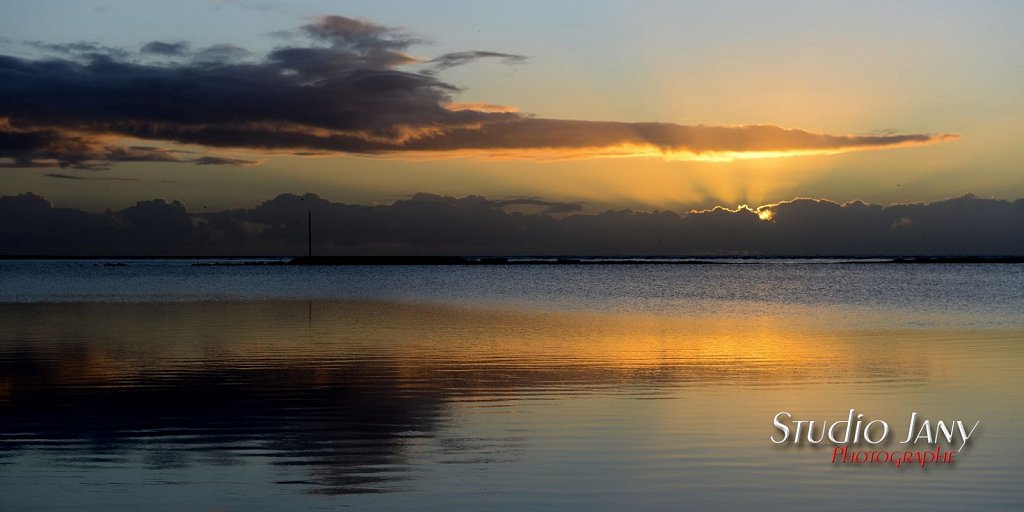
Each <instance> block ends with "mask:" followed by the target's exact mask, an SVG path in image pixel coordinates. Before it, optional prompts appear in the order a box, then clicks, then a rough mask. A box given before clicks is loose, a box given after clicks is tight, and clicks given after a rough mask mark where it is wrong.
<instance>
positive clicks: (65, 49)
mask: <svg viewBox="0 0 1024 512" xmlns="http://www.w3.org/2000/svg"><path fill="white" fill-rule="evenodd" d="M25 44H26V45H28V46H31V47H33V48H37V49H40V50H44V51H46V52H50V53H58V54H63V55H70V56H75V57H108V58H117V59H124V58H126V57H128V56H129V55H130V52H128V51H127V50H125V49H123V48H116V47H113V46H106V45H102V44H100V43H97V42H95V41H76V42H73V43H46V42H43V41H25Z"/></svg>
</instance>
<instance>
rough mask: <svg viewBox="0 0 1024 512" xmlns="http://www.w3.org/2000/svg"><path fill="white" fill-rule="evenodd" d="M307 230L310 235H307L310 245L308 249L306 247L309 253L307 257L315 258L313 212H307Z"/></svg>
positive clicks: (307, 241)
mask: <svg viewBox="0 0 1024 512" xmlns="http://www.w3.org/2000/svg"><path fill="white" fill-rule="evenodd" d="M306 228H307V229H308V231H309V233H308V234H307V235H308V236H307V238H306V243H307V245H308V247H306V253H307V254H306V255H307V256H309V257H311V258H312V257H313V212H312V210H306Z"/></svg>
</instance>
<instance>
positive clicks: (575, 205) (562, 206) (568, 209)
mask: <svg viewBox="0 0 1024 512" xmlns="http://www.w3.org/2000/svg"><path fill="white" fill-rule="evenodd" d="M496 203H497V204H498V205H500V206H502V207H506V206H538V207H541V208H542V209H541V213H548V214H554V213H575V212H581V211H583V206H584V204H585V203H582V202H560V201H545V200H543V199H540V198H537V197H517V198H514V199H503V200H500V201H496Z"/></svg>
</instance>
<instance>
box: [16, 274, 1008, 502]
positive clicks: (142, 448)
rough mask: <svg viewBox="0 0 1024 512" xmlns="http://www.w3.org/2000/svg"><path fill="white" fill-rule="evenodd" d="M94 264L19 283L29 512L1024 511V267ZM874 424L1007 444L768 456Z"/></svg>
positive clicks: (22, 481)
mask: <svg viewBox="0 0 1024 512" xmlns="http://www.w3.org/2000/svg"><path fill="white" fill-rule="evenodd" d="M96 263H97V262H95V261H50V262H17V261H6V262H0V281H2V282H3V285H4V286H3V287H2V289H0V418H2V419H3V421H2V422H0V489H2V490H3V492H2V494H0V508H3V509H4V510H137V509H147V510H182V509H188V510H281V509H293V510H319V509H334V508H340V507H351V508H353V509H357V510H396V509H420V510H638V509H644V510H679V509H685V508H694V509H715V510H746V509H750V508H758V509H767V510H772V509H786V510H812V509H815V510H817V509H820V508H821V506H822V504H823V503H825V504H827V506H828V507H829V508H831V509H836V510H864V509H868V510H968V509H970V510H977V509H986V508H987V509H992V510H1006V509H1018V508H1021V507H1024V493H1022V491H1021V488H1020V485H1019V482H1020V481H1021V479H1022V477H1024V462H1022V460H1024V459H1022V457H1024V450H1022V448H1021V444H1020V442H1019V439H1018V428H1017V426H1018V425H1019V424H1020V421H1021V419H1024V418H1022V416H1024V412H1022V410H1021V407H1020V405H1019V396H1018V394H1019V390H1020V389H1024V366H1022V364H1024V315H1022V313H1021V311H1022V306H1024V298H1022V291H1021V290H1024V272H1022V271H1021V266H1019V265H928V266H910V265H846V264H830V265H820V264H805V263H796V264H787V265H774V264H768V265H687V266H678V267H677V266H664V265H635V266H634V265H627V266H613V267H577V266H550V267H539V266H538V267H532V266H518V267H517V266H495V267H390V268H385V267H328V268H290V267H193V266H190V262H187V261H170V262H168V261H130V262H126V263H127V265H126V266H123V267H120V266H119V267H106V266H100V265H96ZM101 263H102V262H101ZM850 408H856V409H857V410H858V411H859V412H863V413H865V414H866V415H868V416H869V417H871V418H884V419H886V420H887V421H889V422H890V423H892V424H893V427H894V429H895V430H897V432H896V433H894V436H893V437H899V438H900V439H899V440H902V437H903V435H904V432H902V429H905V425H906V421H907V417H908V416H909V414H910V412H911V411H917V412H919V413H920V414H921V415H922V416H928V417H932V418H934V419H947V420H953V419H964V420H970V421H971V422H973V421H974V420H978V419H980V420H982V426H981V427H980V428H979V432H978V433H977V434H976V436H975V437H974V438H973V439H972V441H971V443H970V445H969V447H968V448H966V449H965V450H964V452H962V454H961V455H960V456H959V458H958V460H957V462H956V463H955V464H954V465H951V466H933V467H929V468H927V469H921V468H916V467H909V468H901V469H896V468H892V467H872V466H867V467H865V466H843V465H833V464H830V457H831V450H830V449H828V448H814V447H809V446H796V447H793V446H790V447H785V448H780V447H778V446H776V445H773V444H772V443H770V442H769V441H768V437H769V436H770V435H772V434H773V433H774V431H773V429H772V426H771V418H772V417H773V416H774V414H775V413H776V412H778V411H783V410H785V411H790V412H793V413H794V415H797V416H800V417H805V418H808V419H828V420H836V419H843V418H844V417H845V415H846V413H847V412H848V410H849V409H850Z"/></svg>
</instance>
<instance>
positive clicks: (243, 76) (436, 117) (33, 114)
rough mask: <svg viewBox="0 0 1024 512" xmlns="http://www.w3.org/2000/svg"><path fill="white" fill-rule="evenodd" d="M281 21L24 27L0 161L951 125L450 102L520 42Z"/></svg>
mask: <svg viewBox="0 0 1024 512" xmlns="http://www.w3.org/2000/svg"><path fill="white" fill-rule="evenodd" d="M286 35H287V38H286V41H288V43H287V44H285V45H284V46H280V47H277V48H276V49H274V50H272V51H270V52H269V53H267V54H265V55H256V54H254V53H253V52H250V51H248V50H246V49H245V48H240V47H238V46H234V45H230V44H219V45H215V46H212V47H206V48H195V47H194V46H193V45H192V44H190V43H189V42H186V41H179V42H166V41H150V42H147V43H145V44H143V45H141V46H140V47H139V48H137V49H131V50H130V49H126V48H111V47H107V46H104V45H101V44H99V43H95V42H78V43H44V42H39V41H31V42H25V45H26V47H27V48H32V49H33V50H34V51H36V52H42V53H41V55H40V56H38V57H35V58H20V57H15V56H11V55H0V119H2V120H3V121H2V122H0V159H2V162H3V163H2V165H4V166H6V167H35V166H47V167H52V166H60V167H76V168H94V167H105V166H108V165H110V164H111V163H114V162H119V161H160V162H193V163H200V164H208V165H209V164H226V165H237V162H235V160H237V159H233V158H229V157H221V156H211V157H209V158H207V159H204V160H198V161H197V160H187V159H185V160H183V159H179V158H175V157H174V155H172V154H169V153H167V152H165V151H153V150H150V151H139V150H134V149H132V148H130V147H129V148H123V147H118V146H115V145H114V143H112V142H110V141H112V140H114V139H117V138H124V137H130V138H135V139H145V140H153V141H168V142H176V143H187V144H198V145H202V146H206V147H210V148H245V149H247V150H264V151H268V152H281V153H294V154H305V153H308V152H311V151H312V152H328V153H340V154H367V155H369V154H372V155H407V156H408V155H416V154H429V155H440V156H448V155H461V154H475V155H482V156H497V157H526V158H543V159H558V158H592V157H603V156H656V157H663V158H678V159H704V160H731V159H735V158H754V157H769V156H791V155H804V154H830V153H839V152H845V151H856V150H868V149H884V148H894V147H903V146H913V145H924V144H932V143H937V142H943V141H949V140H952V139H955V138H956V135H951V134H886V135H881V136H862V135H832V134H826V133H818V132H814V131H808V130H802V129H792V128H783V127H780V126H774V125H741V126H703V125H696V126H684V125H678V124H672V123H624V122H614V121H580V120H571V119H545V118H539V117H532V116H530V115H527V114H523V113H520V112H518V111H516V109H515V108H511V107H503V106H494V105H487V104H476V105H481V106H480V107H479V108H474V106H473V105H475V104H471V103H458V102H455V101H453V100H454V97H455V96H456V95H457V94H458V93H459V91H460V88H459V87H458V86H457V85H454V84H451V83H448V82H446V81H444V80H442V79H441V78H439V74H440V73H441V72H443V71H444V70H446V69H449V68H452V67H455V66H462V65H466V64H469V63H472V62H475V61H477V60H480V59H497V60H498V61H499V62H502V63H506V64H518V63H522V62H524V61H525V60H526V57H524V56H521V55H515V54H511V53H503V52H495V51H485V50H468V51H463V52H454V53H447V54H444V55H440V56H437V57H434V58H431V59H423V58H417V57H414V56H412V55H410V53H409V50H410V48H411V47H413V46H414V45H417V44H419V43H421V42H422V41H421V40H420V39H419V38H417V37H415V36H413V35H410V34H408V33H406V32H403V31H400V30H397V29H394V28H391V27H385V26H382V25H378V24H375V23H371V22H368V21H363V20H356V19H352V18H347V17H343V16H325V17H322V18H319V19H317V20H315V21H313V22H312V23H309V24H307V25H305V26H303V27H301V28H300V29H298V30H295V31H291V32H288V33H287V34H286ZM493 107H501V108H493ZM248 163H249V162H247V163H246V164H248ZM252 163H255V162H252Z"/></svg>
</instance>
